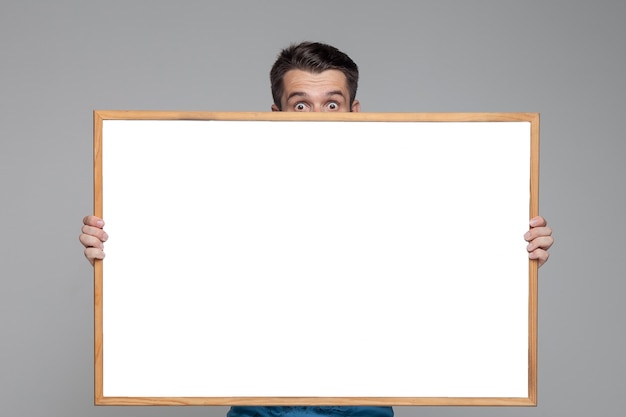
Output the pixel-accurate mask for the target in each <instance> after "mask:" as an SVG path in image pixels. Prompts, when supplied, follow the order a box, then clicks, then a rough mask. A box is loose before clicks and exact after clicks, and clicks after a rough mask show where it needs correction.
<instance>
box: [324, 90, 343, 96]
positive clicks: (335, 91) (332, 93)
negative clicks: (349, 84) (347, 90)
mask: <svg viewBox="0 0 626 417" xmlns="http://www.w3.org/2000/svg"><path fill="white" fill-rule="evenodd" d="M326 96H328V97H330V96H341V97H345V96H344V94H343V91H341V90H333V91H329V92H327V93H326Z"/></svg>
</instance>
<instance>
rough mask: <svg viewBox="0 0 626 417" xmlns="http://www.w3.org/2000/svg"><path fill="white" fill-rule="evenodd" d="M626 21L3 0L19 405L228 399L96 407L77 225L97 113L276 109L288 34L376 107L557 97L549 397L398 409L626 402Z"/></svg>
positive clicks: (473, 412) (4, 303)
mask: <svg viewBox="0 0 626 417" xmlns="http://www.w3.org/2000/svg"><path fill="white" fill-rule="evenodd" d="M625 19H626V2H624V1H623V0H614V1H609V0H596V1H594V2H591V1H565V0H562V1H537V0H533V1H519V0H517V1H509V0H503V1H497V0H493V1H471V2H470V1H464V0H458V1H446V0H438V1H435V0H433V1H387V2H383V1H376V2H374V1H341V2H337V1H316V2H308V3H305V2H295V1H228V2H227V1H222V2H209V1H155V0H152V1H148V0H145V1H130V0H127V1H117V0H113V1H100V2H95V1H85V0H82V1H55V2H48V1H27V0H22V1H11V0H5V1H3V2H2V4H1V5H0V46H1V48H0V54H1V58H0V75H1V77H0V115H1V116H0V117H1V123H0V190H1V192H2V200H1V204H0V222H1V223H0V277H1V281H0V282H1V287H0V288H1V290H0V323H1V327H0V331H1V336H0V337H1V343H0V360H1V361H2V362H1V364H2V366H1V368H0V414H1V415H3V416H30V417H33V416H206V415H209V416H216V417H217V416H223V415H224V413H225V411H226V408H224V407H132V408H128V407H127V408H119V407H94V406H93V394H92V392H93V366H92V355H93V353H92V352H93V315H92V302H93V301H92V300H93V298H92V297H93V292H92V291H93V288H92V279H91V278H92V271H91V268H90V266H89V265H88V263H87V262H86V261H85V259H84V258H83V256H82V250H81V246H80V244H79V242H78V240H77V235H78V232H79V228H80V222H81V219H82V217H83V216H84V215H86V214H88V213H90V212H91V211H92V200H91V199H92V165H91V164H92V162H91V155H92V110H93V109H176V110H213V111H265V110H269V108H270V104H271V99H270V94H269V81H268V70H269V67H270V65H271V63H272V62H273V59H274V57H275V56H276V54H277V52H278V50H279V49H280V48H282V47H284V46H287V45H288V44H289V43H291V42H293V41H300V40H320V41H324V42H328V43H331V44H334V45H336V46H338V47H339V48H340V49H342V50H344V51H346V52H347V53H349V54H350V55H351V56H352V57H353V58H354V59H355V61H356V62H357V63H358V64H359V65H360V67H361V69H362V80H361V87H360V91H359V94H358V96H359V98H360V99H361V102H362V104H363V110H364V111H381V112H385V111H405V112H424V111H444V112H454V111H470V112H483V111H532V112H541V117H542V119H541V140H542V144H541V170H542V171H541V194H540V195H541V200H540V204H541V212H542V214H543V215H544V216H546V217H547V218H548V219H549V221H550V223H551V225H552V226H553V228H554V230H555V236H556V241H557V243H556V244H555V246H554V248H553V250H552V259H551V261H550V262H549V263H548V264H547V265H546V266H544V267H543V268H542V269H541V271H540V300H539V302H540V303H539V315H540V328H539V405H538V407H536V408H482V407H478V408H467V407H459V408H445V407H442V408H436V407H432V408H431V407H423V408H418V407H397V408H396V414H397V415H398V416H401V417H408V416H461V415H462V416H479V415H480V416H495V415H498V416H501V415H508V416H538V415H542V416H543V415H545V416H588V415H607V416H615V415H622V414H623V411H622V410H621V408H622V407H621V405H622V404H623V401H622V395H623V392H624V391H626V382H625V377H626V361H625V359H624V352H626V336H625V334H624V332H625V331H624V327H625V326H624V323H623V321H624V320H623V318H624V317H626V303H624V302H623V298H624V294H625V292H626V291H625V290H626V284H625V281H624V271H623V263H624V256H623V254H622V251H623V249H624V246H625V245H624V236H625V235H626V233H625V232H626V227H625V226H626V223H625V221H624V213H626V204H625V198H624V186H623V180H624V178H625V177H626V167H625V166H626V164H625V163H624V162H623V161H622V159H624V156H625V154H626V152H625V151H626V145H625V143H624V142H625V141H624V133H623V131H624V129H623V126H624V117H625V115H626V101H625V97H626V81H625V80H626V77H625V74H626V54H625V48H624V44H625V41H626V24H624V21H625ZM199 214H200V213H190V215H199ZM490 227H493V226H491V225H488V224H486V225H476V229H477V233H478V232H480V233H489V229H490ZM146 244H155V243H154V242H146ZM472 250H475V251H476V256H481V257H484V258H485V260H486V261H488V259H489V248H472Z"/></svg>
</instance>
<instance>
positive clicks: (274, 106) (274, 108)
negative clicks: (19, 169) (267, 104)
mask: <svg viewBox="0 0 626 417" xmlns="http://www.w3.org/2000/svg"><path fill="white" fill-rule="evenodd" d="M272 111H280V109H279V108H278V106H277V105H276V104H272Z"/></svg>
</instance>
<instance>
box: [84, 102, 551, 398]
mask: <svg viewBox="0 0 626 417" xmlns="http://www.w3.org/2000/svg"><path fill="white" fill-rule="evenodd" d="M120 120H121V121H167V120H169V121H220V122H234V124H233V125H232V126H239V124H241V123H239V122H268V121H272V122H277V123H278V124H280V125H290V126H289V127H288V128H287V129H288V131H289V129H292V130H293V129H297V128H298V127H299V126H301V124H298V125H293V124H292V123H291V122H311V121H314V122H332V123H337V127H339V126H348V127H347V128H348V129H351V128H352V127H351V126H363V125H367V124H368V123H371V126H372V127H373V126H375V124H376V123H379V122H382V123H385V124H387V126H392V125H394V124H407V125H410V126H413V125H420V126H422V125H433V126H435V125H437V126H438V125H439V124H441V125H445V124H452V125H456V124H464V125H466V126H473V125H474V124H476V125H478V124H486V125H485V126H495V125H498V124H500V125H505V124H510V125H513V124H515V125H520V124H521V125H525V126H528V132H529V135H528V137H527V141H526V143H525V144H523V145H522V146H523V147H526V148H527V156H528V157H529V159H526V162H525V164H526V167H527V169H528V171H527V172H525V173H524V175H525V176H526V177H525V178H526V180H527V188H526V190H527V191H528V190H529V191H530V192H529V193H528V195H525V196H522V197H523V199H524V198H525V199H526V201H527V202H528V203H529V204H528V205H526V206H525V207H523V208H522V213H525V215H526V216H527V217H533V216H535V215H537V214H538V188H539V186H538V178H539V115H538V114H536V113H406V114H401V113H388V114H383V113H343V114H321V113H316V114H296V113H211V112H161V111H96V112H94V189H95V193H94V194H95V200H94V206H95V207H94V212H95V214H96V215H97V216H99V217H104V218H105V220H106V221H107V230H108V231H109V232H110V233H109V234H110V235H111V236H112V237H113V236H116V235H114V234H113V233H111V232H112V231H111V228H113V227H114V225H113V224H111V223H110V221H109V220H110V218H109V217H108V216H109V212H107V211H106V210H105V207H106V204H105V203H106V201H105V199H106V198H108V196H110V195H112V194H114V193H115V192H117V191H116V190H114V191H113V192H110V193H109V194H107V195H106V196H105V194H106V193H105V192H104V191H103V190H104V189H105V187H104V186H103V184H106V181H107V177H106V175H110V174H111V172H112V169H109V168H106V169H104V171H106V174H103V160H105V159H106V158H107V156H106V155H112V154H106V152H105V156H103V144H104V143H105V142H106V141H107V140H108V138H107V136H106V134H104V135H103V131H104V126H105V124H107V123H108V121H120ZM285 122H289V123H285ZM339 122H350V123H347V124H346V123H339ZM352 122H354V123H352ZM237 123H239V124H237ZM276 126H278V125H276ZM302 126H303V125H302ZM368 126H369V125H368ZM383 129H384V127H383ZM262 138H263V136H261V139H262ZM502 141H507V138H502ZM467 149H468V152H473V151H472V150H471V149H470V148H467ZM116 152H118V151H116ZM525 152H526V151H525ZM118 153H119V152H118ZM483 154H484V153H483ZM475 156H476V155H474V154H472V157H475ZM494 156H495V155H491V156H490V155H483V157H484V158H483V159H481V160H479V161H478V162H477V163H478V164H480V163H486V161H488V160H489V159H490V158H491V159H493V157H494ZM434 157H437V156H436V155H435V156H434ZM495 157H496V158H500V155H497V156H495ZM138 159H139V158H136V159H135V162H136V163H137V164H139V165H141V164H143V163H145V162H147V161H148V160H149V159H150V157H147V158H145V159H144V160H138ZM507 164H508V161H506V163H505V164H504V165H507ZM139 165H138V168H137V172H142V170H141V169H140V168H139ZM504 165H502V164H500V165H498V167H503V166H504ZM391 166H393V165H391ZM107 169H109V171H107ZM498 169H500V168H498ZM497 174H498V175H500V173H499V172H498V173H497ZM131 182H132V181H131ZM497 191H498V190H492V192H497ZM107 192H109V191H107ZM470 194H471V193H470ZM421 197H425V198H427V199H429V198H432V196H430V195H428V194H423V195H422V196H421ZM468 203H469V204H474V203H475V202H474V201H473V200H469V201H468ZM146 204H147V205H146V207H154V203H150V202H147V203H146ZM466 209H467V207H460V208H459V210H460V211H463V210H466ZM179 214H180V213H178V215H179ZM179 217H180V216H179ZM127 220H128V221H129V223H128V224H132V223H133V221H134V222H136V219H127ZM173 220H176V218H173V219H169V220H168V219H163V218H161V219H160V221H162V223H161V225H162V224H163V223H167V222H170V221H173ZM518 220H519V216H518V218H517V219H516V221H518ZM525 221H526V226H525V227H527V219H525ZM513 223H514V222H513ZM128 224H127V225H126V226H125V227H128ZM517 224H519V223H517ZM161 225H160V226H161ZM480 226H482V225H478V226H477V230H478V229H480ZM485 226H487V228H488V229H489V228H490V227H493V226H492V225H485ZM118 230H120V229H115V232H116V233H117V235H121V233H119V232H118ZM516 230H517V229H516ZM522 234H523V230H521V231H520V233H519V238H520V241H521V242H520V244H521V247H522V248H523V247H524V246H525V244H524V243H523V240H522V239H521V235H522ZM111 240H112V239H111ZM110 248H116V250H117V252H113V254H115V255H116V254H120V253H124V250H126V255H129V251H130V250H132V249H121V250H119V249H118V248H119V246H117V247H116V246H115V244H114V243H113V242H112V241H110V242H107V255H108V258H107V260H106V261H104V262H103V261H96V264H95V294H94V299H95V308H94V311H95V403H96V404H100V405H107V404H108V405H251V404H254V405H494V406H502V405H506V406H532V405H536V392H537V263H536V261H528V262H527V263H526V266H527V269H524V272H523V274H526V272H527V275H528V280H527V282H526V285H525V289H527V293H526V292H525V291H526V290H524V293H523V294H522V295H521V296H522V297H524V300H526V302H525V306H524V312H523V314H524V317H525V320H526V321H525V326H526V327H527V329H528V333H527V337H525V336H524V341H523V342H524V343H523V346H522V348H523V349H524V351H525V352H527V356H526V359H525V360H526V361H527V362H526V365H527V369H526V378H527V384H526V385H527V390H526V392H525V394H524V395H513V396H509V395H506V393H505V394H504V395H501V394H498V395H493V396H484V395H480V394H478V395H461V396H459V395H425V396H422V395H418V396H414V395H393V393H392V395H389V393H385V394H384V395H376V394H374V395H371V393H372V391H371V390H376V389H378V388H377V387H378V386H373V388H371V387H366V388H364V392H365V391H367V395H292V394H289V395H267V394H264V395H254V393H253V394H252V395H240V394H235V395H224V394H223V393H220V394H218V395H206V394H205V393H202V394H200V395H198V394H197V392H195V391H194V393H192V394H190V395H189V394H186V393H185V392H183V393H175V394H174V395H160V394H159V395H136V394H135V393H133V392H131V393H129V394H126V393H124V392H123V391H124V389H123V388H122V389H120V392H122V393H121V394H119V393H115V394H113V395H111V394H108V393H107V389H108V388H107V387H106V386H105V385H106V383H105V375H104V374H105V371H104V369H105V362H106V361H107V358H109V357H108V356H107V353H108V351H107V348H106V346H107V344H106V343H105V342H106V340H105V336H106V337H109V336H111V334H113V333H114V332H113V331H109V330H110V329H111V327H108V328H107V331H109V333H107V334H106V335H105V331H104V328H105V327H106V326H105V325H104V321H105V320H106V319H105V311H110V310H106V308H105V305H106V303H107V300H112V299H114V298H112V295H111V294H112V293H106V291H105V289H106V288H107V287H106V286H105V281H106V280H105V276H104V275H105V267H104V266H105V265H107V262H110V263H111V265H112V266H113V265H115V264H114V262H115V261H113V260H111V258H113V257H114V256H113V254H112V253H109V252H110ZM455 250H456V252H455ZM450 251H451V253H452V254H453V255H452V257H454V256H457V257H458V259H459V260H463V259H466V257H463V256H462V255H463V250H462V249H460V248H455V249H453V250H452V249H451V250H450ZM478 252H480V251H478ZM154 254H155V259H154V260H152V259H151V260H149V261H146V260H141V261H140V262H139V261H138V262H137V263H138V264H142V265H145V264H146V262H148V263H150V264H152V263H157V262H158V261H159V259H160V258H161V257H164V254H163V253H160V252H158V251H156V252H155V253H154ZM473 256H481V255H480V254H478V255H473ZM515 256H517V258H516V259H517V260H519V254H518V255H515ZM523 256H524V257H525V256H526V255H525V253H524V254H523ZM119 257H121V256H119ZM127 258H128V259H130V258H132V256H127ZM517 260H516V261H515V262H518V261H517ZM461 262H462V261H461ZM198 265H202V264H201V263H198ZM516 265H519V263H516ZM196 266H197V265H196ZM141 268H144V266H142V267H141ZM112 269H113V268H111V269H110V270H112ZM481 269H482V270H481V271H472V273H471V274H470V275H471V277H472V278H473V279H475V278H477V275H480V273H482V272H484V271H483V270H484V269H485V268H481ZM518 269H519V268H518ZM110 270H109V271H110ZM192 270H193V268H192ZM517 273H519V271H517ZM108 277H109V276H108V275H107V278H108ZM111 281H113V280H111ZM396 284H397V283H396ZM156 285H157V284H155V286H156ZM112 287H113V284H111V288H112ZM402 289H403V290H406V289H407V288H402ZM466 290H468V291H470V290H471V287H467V288H466ZM518 292H519V291H518ZM494 295H496V296H498V292H497V291H496V292H494ZM107 297H109V298H107ZM496 298H497V297H496ZM137 302H138V303H139V304H138V305H139V306H140V307H141V308H142V309H145V311H144V313H143V314H141V315H139V316H137V317H143V319H145V320H146V323H148V324H149V321H150V320H151V318H150V317H151V316H154V317H156V315H154V314H152V313H153V312H154V311H150V307H149V306H150V304H147V305H148V307H145V305H141V302H140V301H139V300H138V301H137ZM152 307H154V305H152ZM238 307H239V308H242V309H245V308H246V306H245V305H243V306H238ZM111 315H112V314H111ZM137 317H135V319H137ZM159 317H160V318H157V319H156V320H157V322H155V323H152V324H151V325H152V326H157V327H158V326H162V325H163V322H162V319H163V317H162V316H159ZM222 319H224V320H226V321H227V320H229V318H228V317H225V318H224V317H222ZM401 319H402V318H401V317H397V320H401ZM159 320H161V321H159ZM148 324H147V325H148ZM508 327H509V326H508V325H506V326H503V327H502V329H505V328H508ZM510 327H513V326H512V325H511V326H510ZM396 329H397V327H396ZM134 330H136V331H138V332H139V330H140V328H134ZM144 330H145V329H144ZM483 330H484V329H483ZM126 331H127V332H129V331H130V332H133V333H134V331H133V328H130V329H126ZM198 331H199V332H200V330H198ZM437 331H439V332H440V333H445V332H446V329H445V328H444V329H441V328H440V329H438V330H437ZM480 331H481V330H479V332H480ZM164 332H165V333H167V331H166V330H164ZM518 333H519V332H518ZM175 334H176V332H174V333H173V334H172V335H175ZM172 335H170V336H172ZM116 337H118V336H116ZM118 338H119V337H118ZM216 338H219V336H216ZM118 340H119V339H118ZM403 340H404V339H403ZM407 340H408V339H407ZM468 340H469V341H470V342H473V341H475V340H474V339H471V338H470V339H468ZM257 342H258V340H257ZM517 345H519V343H517V344H516V346H517ZM117 348H119V346H117ZM113 350H114V349H113V348H111V351H113ZM147 350H149V349H145V351H147ZM386 354H387V355H392V354H393V351H391V352H386ZM174 355H181V352H175V353H174ZM382 356H383V357H384V356H385V355H382ZM235 359H236V358H235ZM379 359H380V358H379ZM406 359H407V358H404V360H405V361H406ZM131 360H132V359H131ZM376 366H377V363H376V359H372V361H371V362H368V363H364V364H363V367H364V368H367V369H369V368H376ZM245 369H246V368H243V369H242V370H239V372H242V371H243V370H245ZM374 378H376V377H374ZM122 379H123V378H122ZM460 379H462V377H461V378H460ZM518 379H519V378H518ZM355 380H356V379H355ZM292 382H293V381H292ZM353 382H354V381H353ZM279 384H280V383H279ZM296 385H297V383H296ZM487 385H489V384H488V383H487ZM442 386H443V387H445V383H443V385H442ZM467 386H469V385H468V384H466V386H465V388H463V389H467ZM278 387H282V386H281V385H278ZM370 388H371V390H370V391H368V389H370ZM280 389H282V388H280ZM489 389H492V388H488V389H487V390H489ZM131 391H132V390H131ZM305 391H306V390H305ZM313 391H314V392H317V391H315V389H313ZM303 392H304V391H303ZM441 392H445V389H443V390H442V391H441ZM461 392H463V391H462V390H461ZM516 392H517V391H516Z"/></svg>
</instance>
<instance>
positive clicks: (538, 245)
mask: <svg viewBox="0 0 626 417" xmlns="http://www.w3.org/2000/svg"><path fill="white" fill-rule="evenodd" d="M524 239H525V240H526V241H527V242H528V246H527V247H526V249H527V250H528V257H529V258H530V259H537V260H538V261H539V266H541V265H543V264H544V263H546V261H547V260H548V258H549V257H550V253H549V252H548V249H550V246H552V244H553V243H554V239H553V238H552V229H551V228H550V227H548V223H547V222H546V219H544V218H543V217H541V216H537V217H533V218H532V219H530V230H529V231H528V232H526V234H525V235H524Z"/></svg>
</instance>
